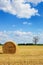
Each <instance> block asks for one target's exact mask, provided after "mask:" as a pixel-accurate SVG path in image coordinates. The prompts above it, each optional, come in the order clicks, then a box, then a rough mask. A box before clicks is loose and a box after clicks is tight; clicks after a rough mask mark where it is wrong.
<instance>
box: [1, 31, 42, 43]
mask: <svg viewBox="0 0 43 65" xmlns="http://www.w3.org/2000/svg"><path fill="white" fill-rule="evenodd" d="M34 36H38V37H39V43H43V33H38V34H36V33H34V32H24V31H6V32H5V31H0V42H1V43H5V42H6V41H15V42H17V43H20V42H21V43H22V42H23V43H30V42H33V37H34Z"/></svg>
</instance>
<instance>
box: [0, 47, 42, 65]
mask: <svg viewBox="0 0 43 65" xmlns="http://www.w3.org/2000/svg"><path fill="white" fill-rule="evenodd" d="M0 52H2V46H0ZM0 65H43V46H18V50H17V52H16V53H15V54H0Z"/></svg>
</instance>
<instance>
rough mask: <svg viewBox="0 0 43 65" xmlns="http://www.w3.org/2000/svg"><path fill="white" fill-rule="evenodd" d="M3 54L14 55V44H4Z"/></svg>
mask: <svg viewBox="0 0 43 65" xmlns="http://www.w3.org/2000/svg"><path fill="white" fill-rule="evenodd" d="M3 53H6V54H12V53H16V45H15V43H13V42H11V41H9V42H6V43H5V44H4V45H3Z"/></svg>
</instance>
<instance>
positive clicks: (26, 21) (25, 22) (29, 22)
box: [23, 21, 32, 25]
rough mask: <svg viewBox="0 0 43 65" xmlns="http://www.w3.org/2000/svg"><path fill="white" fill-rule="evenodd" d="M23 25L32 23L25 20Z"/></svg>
mask: <svg viewBox="0 0 43 65" xmlns="http://www.w3.org/2000/svg"><path fill="white" fill-rule="evenodd" d="M23 25H32V23H30V22H27V21H25V22H23Z"/></svg>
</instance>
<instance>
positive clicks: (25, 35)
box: [0, 0, 43, 43]
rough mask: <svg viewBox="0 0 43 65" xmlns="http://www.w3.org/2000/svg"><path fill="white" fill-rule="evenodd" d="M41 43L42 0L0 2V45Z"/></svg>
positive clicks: (42, 28)
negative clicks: (8, 42) (34, 40)
mask: <svg viewBox="0 0 43 65" xmlns="http://www.w3.org/2000/svg"><path fill="white" fill-rule="evenodd" d="M34 36H39V38H40V39H39V42H38V43H43V0H38V1H37V0H25V1H24V0H12V1H11V0H5V1H4V0H0V43H4V42H6V41H15V42H16V43H22V42H23V43H24V42H25V43H26V42H33V37H34Z"/></svg>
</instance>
